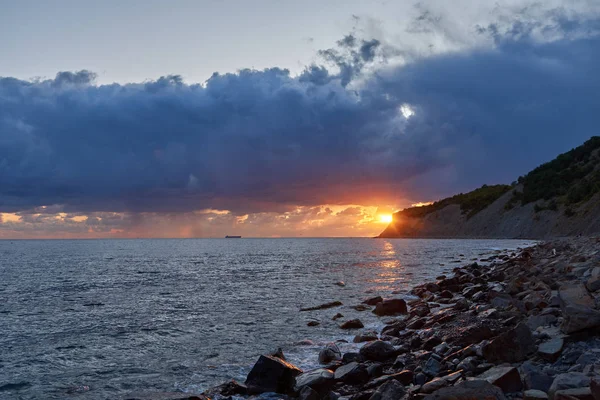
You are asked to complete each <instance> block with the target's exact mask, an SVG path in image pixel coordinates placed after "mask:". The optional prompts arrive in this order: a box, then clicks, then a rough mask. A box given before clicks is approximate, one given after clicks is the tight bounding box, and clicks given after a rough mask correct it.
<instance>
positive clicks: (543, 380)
mask: <svg viewBox="0 0 600 400" xmlns="http://www.w3.org/2000/svg"><path fill="white" fill-rule="evenodd" d="M520 370H521V376H522V378H523V383H524V384H525V389H535V390H541V391H543V392H548V390H550V386H552V382H553V381H554V379H553V378H552V377H551V376H550V375H548V374H546V373H545V372H543V371H542V369H541V367H540V366H538V365H535V364H533V363H532V362H531V361H525V362H524V363H523V364H521V367H520Z"/></svg>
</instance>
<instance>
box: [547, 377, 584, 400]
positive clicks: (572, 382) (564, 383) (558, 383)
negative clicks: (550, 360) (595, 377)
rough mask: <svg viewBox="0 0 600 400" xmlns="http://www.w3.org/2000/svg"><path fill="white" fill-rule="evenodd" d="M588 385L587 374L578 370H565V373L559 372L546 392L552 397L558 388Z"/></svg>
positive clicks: (574, 387) (575, 387)
mask: <svg viewBox="0 0 600 400" xmlns="http://www.w3.org/2000/svg"><path fill="white" fill-rule="evenodd" d="M589 385H590V377H589V376H586V375H584V374H582V373H580V372H567V373H566V374H559V375H557V376H556V377H555V378H554V381H553V382H552V386H550V389H549V390H548V394H549V395H550V398H553V396H554V394H555V393H556V392H557V391H559V390H564V389H577V388H580V387H586V386H589Z"/></svg>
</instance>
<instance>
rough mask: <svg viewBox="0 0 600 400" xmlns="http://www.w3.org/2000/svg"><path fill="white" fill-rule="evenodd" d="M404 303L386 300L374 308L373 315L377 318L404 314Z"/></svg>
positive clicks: (401, 300) (405, 311)
mask: <svg viewBox="0 0 600 400" xmlns="http://www.w3.org/2000/svg"><path fill="white" fill-rule="evenodd" d="M407 311H408V310H407V308H406V301H404V300H403V299H388V300H383V301H381V302H379V303H377V305H376V306H375V310H373V313H375V314H376V315H379V316H384V315H396V314H406V313H407Z"/></svg>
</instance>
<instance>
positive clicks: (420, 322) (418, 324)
mask: <svg viewBox="0 0 600 400" xmlns="http://www.w3.org/2000/svg"><path fill="white" fill-rule="evenodd" d="M424 326H425V319H424V318H417V319H415V320H414V321H412V322H410V323H409V324H408V325H406V328H407V329H421V328H422V327H424Z"/></svg>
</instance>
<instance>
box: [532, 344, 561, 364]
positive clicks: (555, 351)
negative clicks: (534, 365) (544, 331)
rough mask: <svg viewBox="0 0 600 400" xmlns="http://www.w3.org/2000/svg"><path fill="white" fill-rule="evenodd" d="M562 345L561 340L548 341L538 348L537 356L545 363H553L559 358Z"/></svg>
mask: <svg viewBox="0 0 600 400" xmlns="http://www.w3.org/2000/svg"><path fill="white" fill-rule="evenodd" d="M564 344H565V341H564V340H563V339H562V338H554V339H550V340H548V341H546V342H544V343H542V344H540V345H539V346H538V355H539V356H540V357H541V358H543V359H544V360H546V361H550V362H554V361H556V360H557V359H558V357H560V353H561V352H562V349H563V346H564Z"/></svg>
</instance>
